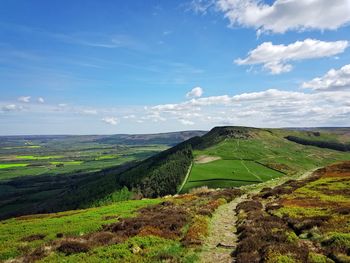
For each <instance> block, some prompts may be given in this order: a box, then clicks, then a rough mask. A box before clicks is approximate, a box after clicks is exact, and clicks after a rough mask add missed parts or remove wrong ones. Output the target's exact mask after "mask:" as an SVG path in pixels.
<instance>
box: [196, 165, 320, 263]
mask: <svg viewBox="0 0 350 263" xmlns="http://www.w3.org/2000/svg"><path fill="white" fill-rule="evenodd" d="M317 169H318V168H315V169H313V170H310V171H307V172H305V173H303V174H299V175H295V176H289V177H288V176H283V177H280V178H278V179H275V180H269V181H266V182H263V183H260V184H256V185H249V186H246V187H242V189H244V190H245V191H246V193H245V194H244V195H242V196H240V197H237V198H235V199H234V200H233V201H231V202H230V203H228V204H225V205H222V206H220V207H219V208H218V209H217V210H216V212H215V213H214V215H213V217H212V218H211V221H210V226H209V234H208V237H207V239H206V240H205V243H204V245H203V247H202V252H201V255H200V260H199V262H200V263H213V262H214V263H231V262H235V259H234V258H233V257H232V256H231V253H232V252H233V251H234V250H235V248H236V245H237V241H238V236H237V234H236V231H237V229H236V225H237V214H236V212H235V210H236V207H237V205H238V204H239V203H241V202H243V201H246V200H250V199H251V197H252V195H254V194H257V193H258V192H260V190H261V189H262V188H264V187H276V186H278V185H280V184H283V183H284V182H286V181H287V180H289V179H297V180H300V179H304V178H306V177H308V176H310V175H311V174H312V173H313V172H314V171H315V170H317Z"/></svg>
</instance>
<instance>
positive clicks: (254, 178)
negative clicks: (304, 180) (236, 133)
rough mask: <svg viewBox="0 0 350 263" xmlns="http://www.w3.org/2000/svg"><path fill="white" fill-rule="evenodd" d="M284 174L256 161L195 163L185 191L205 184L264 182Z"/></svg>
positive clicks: (217, 185) (225, 185)
mask: <svg viewBox="0 0 350 263" xmlns="http://www.w3.org/2000/svg"><path fill="white" fill-rule="evenodd" d="M282 175H283V173H281V172H278V171H275V170H272V169H269V168H267V167H265V166H263V165H261V164H258V163H256V162H254V161H242V160H216V161H213V162H209V163H203V164H199V163H195V164H194V165H193V167H192V170H191V174H190V177H189V179H188V180H187V183H186V185H185V187H184V189H183V192H186V191H188V190H189V189H190V188H194V187H198V186H203V185H206V186H208V187H211V188H218V187H237V186H241V185H246V184H252V183H260V182H264V181H266V180H270V179H273V178H276V177H279V176H282Z"/></svg>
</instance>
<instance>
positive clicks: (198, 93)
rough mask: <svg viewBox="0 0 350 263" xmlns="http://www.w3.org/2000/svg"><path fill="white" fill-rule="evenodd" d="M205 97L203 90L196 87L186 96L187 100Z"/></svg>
mask: <svg viewBox="0 0 350 263" xmlns="http://www.w3.org/2000/svg"><path fill="white" fill-rule="evenodd" d="M202 95H203V89H202V88H201V87H195V88H193V89H192V90H191V91H190V92H188V93H187V94H186V97H187V98H197V97H201V96H202Z"/></svg>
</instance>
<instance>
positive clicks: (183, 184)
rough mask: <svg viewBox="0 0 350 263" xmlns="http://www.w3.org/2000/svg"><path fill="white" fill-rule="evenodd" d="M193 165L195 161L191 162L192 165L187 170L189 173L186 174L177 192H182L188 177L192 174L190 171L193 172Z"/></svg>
mask: <svg viewBox="0 0 350 263" xmlns="http://www.w3.org/2000/svg"><path fill="white" fill-rule="evenodd" d="M192 165H193V163H191V165H190V167H188V170H187V174H186V176H185V179H184V180H183V181H182V184H181V186H180V188H179V190H178V191H177V194H180V193H181V191H182V188H184V186H185V184H186V183H187V180H188V177H189V176H190V173H191V170H192Z"/></svg>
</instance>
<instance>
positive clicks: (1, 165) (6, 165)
mask: <svg viewBox="0 0 350 263" xmlns="http://www.w3.org/2000/svg"><path fill="white" fill-rule="evenodd" d="M27 165H28V164H26V163H0V169H8V168H16V167H25V166H27Z"/></svg>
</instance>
